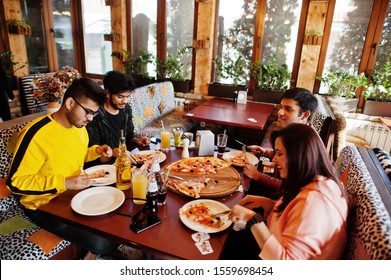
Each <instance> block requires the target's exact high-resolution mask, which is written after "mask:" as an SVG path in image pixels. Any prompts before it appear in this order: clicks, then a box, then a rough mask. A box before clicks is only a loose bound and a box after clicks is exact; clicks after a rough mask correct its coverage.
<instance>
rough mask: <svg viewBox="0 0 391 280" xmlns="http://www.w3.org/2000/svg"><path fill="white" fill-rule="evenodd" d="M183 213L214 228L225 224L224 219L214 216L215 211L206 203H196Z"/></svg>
mask: <svg viewBox="0 0 391 280" xmlns="http://www.w3.org/2000/svg"><path fill="white" fill-rule="evenodd" d="M182 215H184V216H186V218H188V219H191V220H193V221H194V222H197V223H199V224H201V225H206V226H209V227H212V228H219V227H221V226H223V225H224V221H222V220H221V219H220V218H213V217H212V215H213V212H212V210H211V209H209V208H208V207H207V206H206V205H205V204H204V203H198V204H194V205H193V206H191V207H189V208H187V209H186V210H184V211H182Z"/></svg>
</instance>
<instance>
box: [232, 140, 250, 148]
mask: <svg viewBox="0 0 391 280" xmlns="http://www.w3.org/2000/svg"><path fill="white" fill-rule="evenodd" d="M235 141H236V142H238V143H239V144H240V145H242V146H246V147H248V145H246V144H244V143H243V142H240V141H239V140H236V139H235Z"/></svg>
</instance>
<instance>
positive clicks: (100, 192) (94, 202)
mask: <svg viewBox="0 0 391 280" xmlns="http://www.w3.org/2000/svg"><path fill="white" fill-rule="evenodd" d="M124 200H125V195H124V193H123V192H122V191H121V190H120V189H117V188H115V187H92V188H89V189H86V190H83V191H81V192H79V193H78V194H77V195H75V196H74V197H73V198H72V201H71V208H72V209H73V210H74V211H75V212H77V213H79V214H82V215H86V216H97V215H103V214H107V213H110V212H111V211H114V210H115V209H117V208H118V207H120V206H121V205H122V203H124Z"/></svg>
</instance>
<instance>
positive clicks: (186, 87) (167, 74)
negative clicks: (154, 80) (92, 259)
mask: <svg viewBox="0 0 391 280" xmlns="http://www.w3.org/2000/svg"><path fill="white" fill-rule="evenodd" d="M192 49H193V47H192V46H185V47H183V48H181V49H179V50H178V52H177V53H176V54H169V55H168V56H167V59H166V61H162V60H160V59H156V64H157V69H158V77H159V78H160V79H168V80H170V81H171V82H172V84H173V86H174V91H176V92H185V93H186V92H190V89H191V80H190V77H191V71H190V69H191V68H190V66H191V59H190V58H189V57H185V56H186V55H189V54H190V51H191V50H192Z"/></svg>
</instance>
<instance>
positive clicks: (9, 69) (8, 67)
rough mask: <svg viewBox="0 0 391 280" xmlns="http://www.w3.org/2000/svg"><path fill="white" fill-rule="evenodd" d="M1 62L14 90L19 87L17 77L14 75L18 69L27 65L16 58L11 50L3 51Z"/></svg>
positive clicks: (0, 57)
mask: <svg viewBox="0 0 391 280" xmlns="http://www.w3.org/2000/svg"><path fill="white" fill-rule="evenodd" d="M0 64H1V67H2V68H3V70H4V72H5V75H6V77H7V78H8V82H9V85H11V88H12V89H13V90H16V89H18V82H17V77H16V76H15V75H14V73H15V72H16V71H18V70H19V69H22V68H23V67H25V66H26V65H25V64H23V63H20V62H16V61H15V60H14V54H13V53H12V52H11V51H7V52H3V53H1V54H0Z"/></svg>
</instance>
